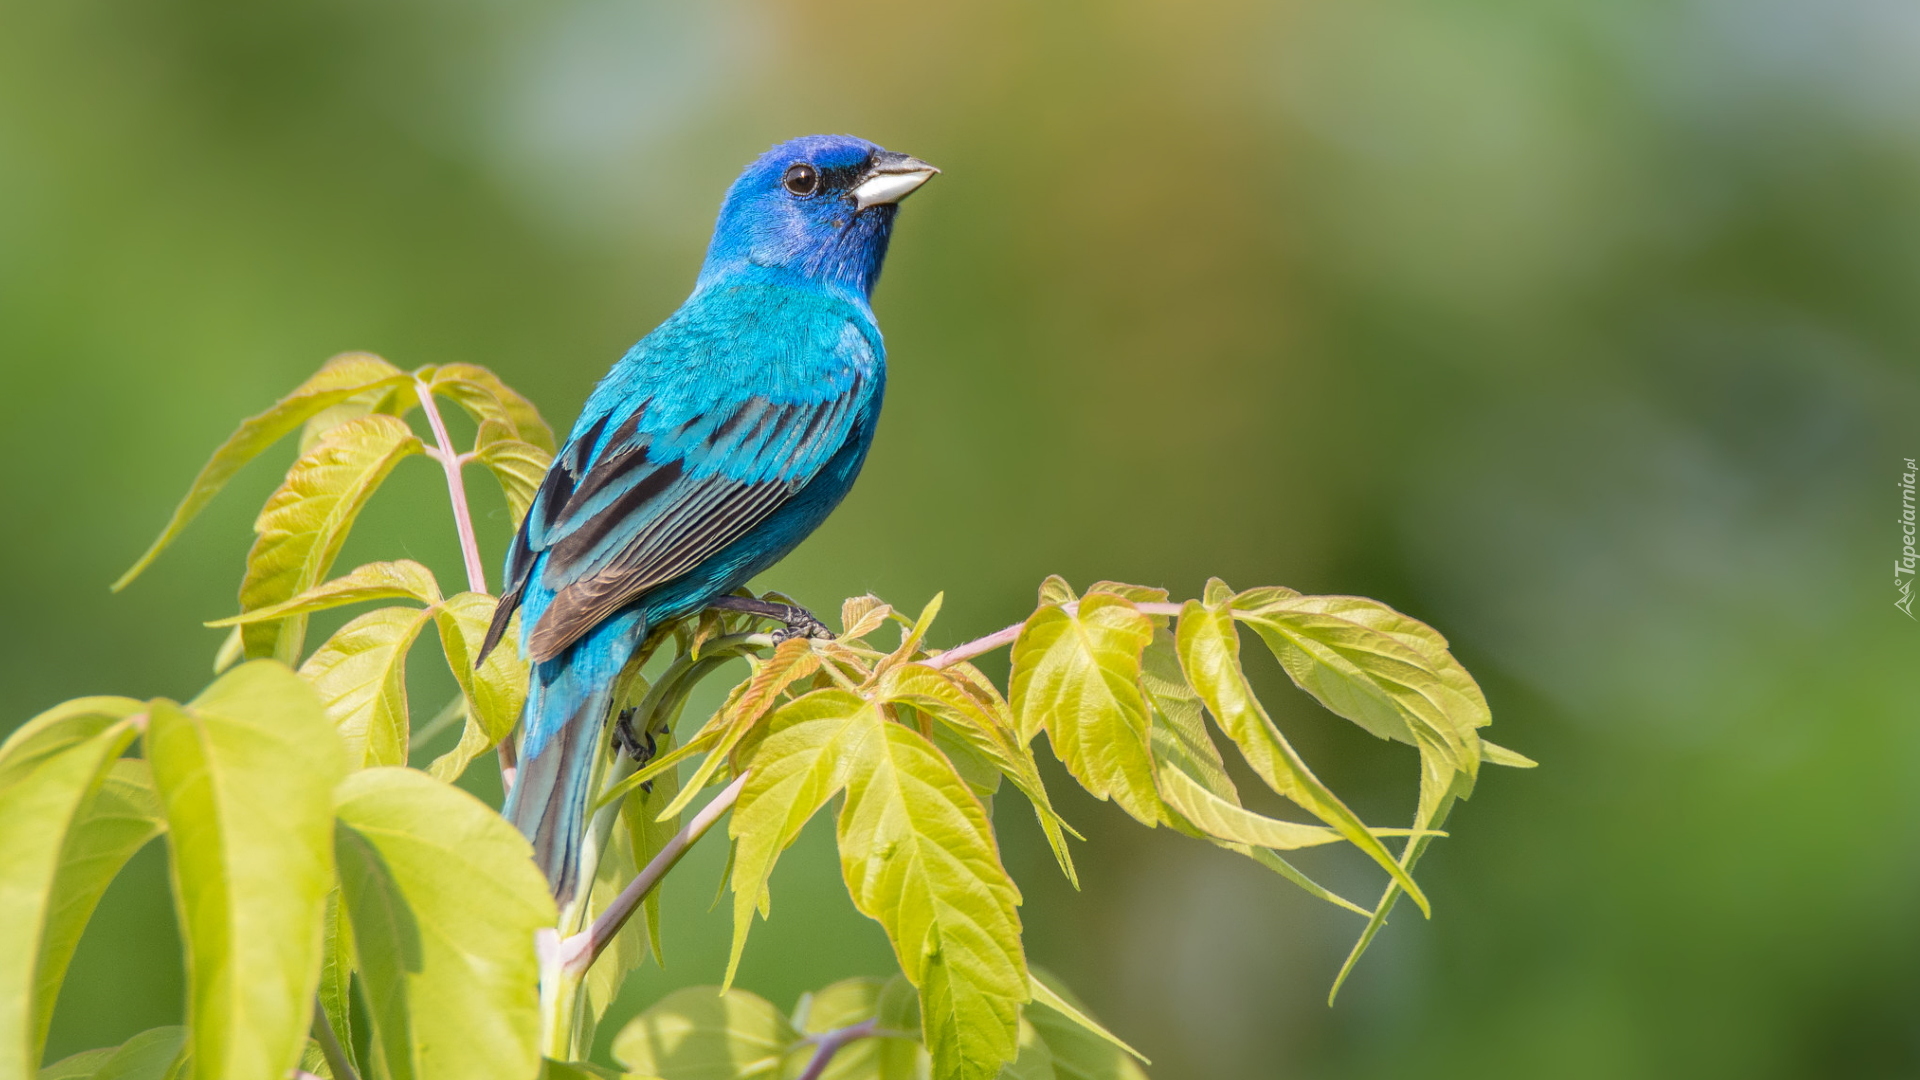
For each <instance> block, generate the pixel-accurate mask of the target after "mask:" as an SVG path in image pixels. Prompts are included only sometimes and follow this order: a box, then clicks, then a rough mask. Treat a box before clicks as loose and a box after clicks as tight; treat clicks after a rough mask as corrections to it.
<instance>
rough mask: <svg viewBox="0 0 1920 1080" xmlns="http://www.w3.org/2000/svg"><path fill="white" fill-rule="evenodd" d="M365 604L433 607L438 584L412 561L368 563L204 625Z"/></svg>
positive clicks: (235, 622)
mask: <svg viewBox="0 0 1920 1080" xmlns="http://www.w3.org/2000/svg"><path fill="white" fill-rule="evenodd" d="M368 600H418V601H420V602H421V603H423V604H437V603H439V602H440V583H439V582H438V581H436V580H435V579H434V576H433V571H431V570H429V569H427V568H426V567H424V566H421V565H420V564H419V563H417V562H414V561H413V560H412V559H400V560H397V561H395V562H374V563H368V564H366V565H365V566H359V567H355V568H354V569H353V571H352V572H350V573H347V574H345V575H342V576H341V577H337V578H334V579H333V580H332V581H328V582H323V583H321V584H319V585H316V586H314V587H313V588H311V589H308V590H307V591H306V592H303V593H301V594H300V595H299V596H296V597H294V598H292V599H291V600H287V601H284V602H282V603H278V604H270V605H268V606H266V607H263V608H257V609H255V610H253V611H248V612H244V613H242V614H239V615H232V616H229V617H227V618H224V619H215V620H214V621H212V622H210V623H207V624H206V625H208V626H241V625H244V624H246V623H256V622H264V621H267V620H269V619H280V618H285V617H286V616H288V615H311V614H313V613H314V612H316V611H325V610H327V609H328V608H336V607H345V606H346V605H348V604H359V603H363V602H365V601H368Z"/></svg>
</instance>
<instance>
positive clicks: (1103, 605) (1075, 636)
mask: <svg viewBox="0 0 1920 1080" xmlns="http://www.w3.org/2000/svg"><path fill="white" fill-rule="evenodd" d="M1152 638H1153V623H1152V621H1151V620H1150V619H1148V618H1147V617H1146V616H1145V615H1142V614H1140V612H1139V611H1138V610H1137V609H1135V608H1134V606H1133V604H1132V602H1130V601H1128V600H1126V599H1124V598H1122V597H1118V596H1115V595H1113V594H1111V593H1100V594H1095V595H1092V596H1089V597H1087V598H1086V599H1085V600H1083V601H1081V602H1080V606H1079V609H1078V612H1077V613H1075V614H1068V612H1067V611H1066V610H1065V609H1064V608H1061V607H1058V606H1047V607H1043V608H1041V609H1040V610H1039V611H1036V612H1034V613H1033V616H1032V617H1031V618H1029V619H1028V620H1027V624H1026V626H1025V627H1023V628H1022V629H1021V631H1020V637H1019V639H1018V640H1017V641H1015V642H1014V643H1013V679H1012V683H1011V694H1010V695H1009V696H1010V697H1011V699H1012V703H1013V715H1014V717H1015V719H1016V721H1017V722H1018V724H1019V731H1020V738H1021V741H1022V742H1027V741H1031V740H1032V738H1033V737H1034V735H1036V734H1038V733H1039V732H1040V731H1041V730H1042V729H1043V728H1044V729H1045V731H1046V732H1047V738H1048V740H1049V741H1050V742H1051V743H1052V744H1053V752H1054V754H1055V755H1056V756H1057V757H1059V759H1060V760H1061V762H1062V763H1064V764H1065V765H1066V767H1067V771H1068V772H1071V773H1072V774H1073V777H1074V779H1076V780H1078V781H1080V784H1081V786H1082V787H1085V788H1086V789H1087V791H1088V792H1089V793H1091V794H1092V795H1093V796H1094V797H1095V798H1099V799H1107V798H1112V799H1113V801H1114V802H1116V803H1118V804H1119V805H1120V807H1121V809H1123V810H1125V811H1126V812H1127V813H1129V814H1132V815H1133V816H1134V817H1135V818H1137V819H1138V820H1139V821H1141V822H1142V823H1144V824H1146V825H1155V824H1158V823H1159V821H1160V797H1159V795H1158V793H1157V792H1155V790H1154V786H1153V758H1152V756H1151V754H1150V753H1149V752H1148V748H1147V738H1148V720H1147V705H1146V701H1145V700H1144V699H1143V698H1142V697H1141V693H1140V654H1141V652H1142V650H1144V649H1145V648H1146V647H1147V643H1148V642H1149V641H1151V640H1152Z"/></svg>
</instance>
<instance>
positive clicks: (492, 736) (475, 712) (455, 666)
mask: <svg viewBox="0 0 1920 1080" xmlns="http://www.w3.org/2000/svg"><path fill="white" fill-rule="evenodd" d="M495 604H496V601H495V600H494V598H493V597H491V596H488V595H486V594H485V593H473V592H463V593H457V594H455V595H453V596H450V597H448V598H447V599H446V601H445V602H443V603H442V604H440V605H439V606H438V607H437V608H435V609H434V615H433V619H434V625H435V626H436V627H437V628H438V629H439V631H440V649H441V651H442V652H443V653H445V654H446V657H447V667H448V669H449V670H451V671H452V672H453V678H454V681H455V682H458V683H459V684H460V693H461V694H462V695H464V696H465V697H466V699H467V723H466V727H465V728H464V729H462V731H461V733H460V742H459V743H458V744H457V745H455V746H454V748H453V749H451V750H449V751H447V752H446V753H445V754H442V755H441V756H440V757H439V758H437V759H435V761H434V762H433V764H432V765H430V766H428V767H427V771H428V772H430V773H432V774H433V776H434V778H435V779H437V780H446V781H452V780H454V779H456V778H457V777H459V775H460V774H461V773H463V772H465V771H466V769H467V766H468V764H470V763H471V762H472V761H473V759H474V758H476V757H479V756H480V755H481V754H484V753H486V752H487V751H489V750H491V749H493V748H494V747H495V746H498V745H499V744H500V742H501V740H503V739H505V738H506V737H507V736H509V735H511V734H513V727H514V725H515V724H517V723H519V722H520V709H521V707H522V706H524V705H525V704H526V701H527V663H526V661H525V660H522V659H521V658H520V650H518V649H495V650H493V651H492V652H490V653H488V654H487V658H486V660H485V661H483V662H482V663H481V664H480V666H479V667H477V668H476V667H474V666H473V657H474V654H475V653H476V652H478V651H479V649H480V643H481V642H482V641H484V640H486V636H487V627H488V625H489V624H491V623H492V621H493V609H494V607H495ZM514 620H515V621H514V622H510V623H508V624H507V626H508V630H507V633H508V636H509V638H512V637H513V636H514V635H515V632H516V630H517V629H518V620H519V616H518V615H517V614H516V615H515V616H514Z"/></svg>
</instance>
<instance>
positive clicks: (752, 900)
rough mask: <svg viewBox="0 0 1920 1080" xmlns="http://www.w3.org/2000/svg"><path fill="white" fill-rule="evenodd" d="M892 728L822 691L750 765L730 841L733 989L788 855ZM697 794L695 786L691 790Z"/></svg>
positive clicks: (790, 711) (782, 721) (800, 706)
mask: <svg viewBox="0 0 1920 1080" xmlns="http://www.w3.org/2000/svg"><path fill="white" fill-rule="evenodd" d="M880 723H884V721H883V720H881V718H880V714H879V712H878V710H877V709H876V708H875V707H874V706H873V705H872V704H871V703H870V702H866V701H862V700H861V699H860V698H858V697H856V696H855V695H853V694H851V693H848V692H847V691H845V690H816V691H814V692H813V693H810V694H808V695H806V696H805V697H801V698H798V699H796V700H794V701H792V702H789V703H788V704H786V705H784V706H782V707H781V708H780V709H779V710H778V711H777V712H775V713H774V714H773V716H772V718H771V719H769V720H768V721H767V736H766V738H765V739H764V740H762V741H761V743H760V745H759V747H758V748H757V749H756V750H755V751H754V754H753V757H752V759H751V760H750V761H749V762H747V763H746V764H747V766H748V767H749V768H750V769H751V772H750V773H749V775H748V777H747V783H746V786H745V787H744V788H742V789H741V791H740V799H739V801H738V802H737V803H735V804H734V808H733V814H732V817H731V818H730V819H729V821H728V822H727V834H728V835H729V836H730V837H732V838H733V841H734V855H733V872H732V875H731V880H732V882H733V952H732V955H731V956H730V957H729V958H728V960H727V977H726V984H727V985H729V986H730V985H732V983H733V976H734V972H735V971H737V970H738V969H739V966H740V955H741V952H742V951H743V950H744V949H745V948H746V945H747V932H748V931H749V930H751V929H752V927H753V913H754V911H755V910H756V909H765V908H766V907H767V906H768V903H769V901H768V898H767V881H768V879H769V878H770V877H772V875H773V864H774V863H775V862H776V861H777V860H778V859H779V857H780V853H781V852H782V851H785V850H786V849H787V847H788V845H790V844H792V843H793V841H794V840H795V838H797V837H798V836H799V835H800V829H801V828H802V827H803V826H805V825H806V823H807V821H808V820H809V819H811V818H812V817H813V815H814V814H816V813H818V812H819V810H820V808H821V807H822V806H825V805H826V804H827V800H828V799H831V798H833V796H834V795H835V794H837V793H838V792H839V791H840V789H841V788H842V787H844V786H845V785H846V782H847V771H848V769H849V767H850V766H851V764H852V760H853V756H854V754H855V753H856V751H857V749H858V744H859V742H860V741H861V740H863V739H866V738H868V737H870V736H871V735H872V733H873V731H874V727H875V725H877V724H880ZM689 786H691V785H689Z"/></svg>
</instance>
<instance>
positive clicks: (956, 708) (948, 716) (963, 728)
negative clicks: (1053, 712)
mask: <svg viewBox="0 0 1920 1080" xmlns="http://www.w3.org/2000/svg"><path fill="white" fill-rule="evenodd" d="M959 666H961V667H964V666H965V665H959ZM966 674H968V673H966V672H960V671H954V670H951V669H949V670H948V671H937V670H935V669H933V668H930V667H927V666H926V665H924V664H907V665H904V666H902V667H898V668H894V669H893V670H891V671H888V672H887V673H886V674H885V675H883V676H882V677H881V679H880V683H879V685H878V686H877V687H876V693H877V694H878V695H879V696H880V698H881V699H882V700H885V701H897V702H904V703H906V704H909V705H912V706H913V707H914V708H916V709H919V710H921V711H922V712H925V713H926V714H927V715H929V716H931V717H933V718H934V719H935V720H938V721H939V722H940V723H941V725H942V726H943V727H945V728H946V729H947V730H949V731H951V732H952V733H953V734H954V735H956V736H958V737H959V738H960V739H962V740H963V741H964V742H965V743H966V744H967V745H968V746H969V747H971V748H972V749H973V750H974V752H975V753H978V754H980V755H981V756H982V757H984V758H985V759H986V760H987V761H989V762H991V763H992V765H993V766H994V768H995V769H997V770H999V772H1000V774H1001V775H1003V776H1005V777H1006V778H1007V779H1009V780H1011V781H1013V785H1014V787H1016V788H1018V789H1019V790H1020V793H1021V794H1022V795H1025V796H1026V797H1027V801H1028V802H1030V803H1032V804H1033V811H1034V816H1036V817H1037V818H1039V820H1040V829H1041V831H1042V832H1043V833H1045V835H1046V837H1047V844H1048V846H1049V847H1051V848H1052V849H1053V856H1054V859H1055V860H1056V861H1057V862H1058V863H1059V864H1060V870H1061V872H1062V873H1064V874H1066V876H1067V880H1068V881H1070V882H1072V883H1073V886H1074V888H1076V889H1077V888H1079V887H1080V878H1079V875H1078V874H1076V873H1075V872H1074V868H1073V856H1072V855H1071V854H1070V853H1069V852H1068V851H1067V838H1066V835H1065V833H1066V832H1069V831H1071V830H1070V829H1068V828H1067V826H1066V824H1065V822H1064V821H1062V820H1061V818H1060V815H1059V814H1058V813H1055V812H1054V809H1053V802H1052V800H1051V799H1049V798H1048V797H1047V788H1046V784H1045V782H1044V781H1042V780H1041V778H1040V766H1039V763H1038V762H1036V761H1035V760H1034V759H1033V751H1032V749H1031V748H1029V747H1028V745H1027V744H1026V743H1025V742H1024V741H1022V740H1021V739H1020V737H1019V735H1018V734H1016V732H1015V731H1014V727H1013V718H1012V716H1011V715H1010V714H1009V713H1008V711H1007V709H1006V707H1005V706H1004V704H1003V703H999V702H995V701H992V700H991V699H989V700H987V701H982V700H981V699H980V698H978V697H975V696H974V695H973V694H971V693H969V692H968V685H967V683H966V682H965V681H964V679H965V675H966ZM996 706H998V707H996ZM1074 835H1076V836H1078V835H1079V834H1078V833H1075V834H1074Z"/></svg>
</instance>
